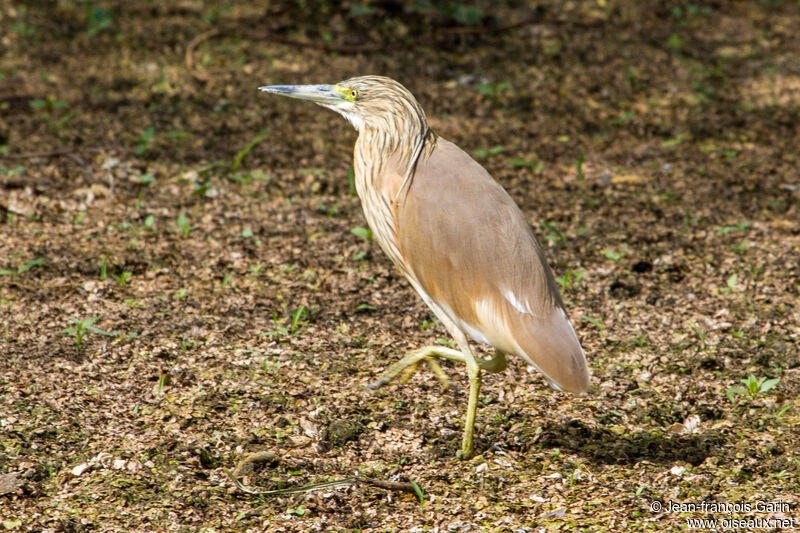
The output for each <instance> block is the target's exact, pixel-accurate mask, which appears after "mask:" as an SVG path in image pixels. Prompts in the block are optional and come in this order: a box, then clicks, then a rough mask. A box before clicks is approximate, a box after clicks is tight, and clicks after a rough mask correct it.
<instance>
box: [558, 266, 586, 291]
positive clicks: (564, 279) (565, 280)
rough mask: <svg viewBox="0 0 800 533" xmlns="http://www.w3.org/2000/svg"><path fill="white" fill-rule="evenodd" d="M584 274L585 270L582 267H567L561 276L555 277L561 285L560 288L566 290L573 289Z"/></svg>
mask: <svg viewBox="0 0 800 533" xmlns="http://www.w3.org/2000/svg"><path fill="white" fill-rule="evenodd" d="M585 274H586V271H585V270H583V269H580V270H572V269H571V268H568V269H567V271H566V272H565V273H564V275H563V276H560V277H557V278H556V281H557V282H558V284H559V285H561V290H562V291H564V292H566V291H567V290H573V289H575V288H576V287H577V286H578V284H579V283H580V282H581V280H582V279H583V276H584V275H585Z"/></svg>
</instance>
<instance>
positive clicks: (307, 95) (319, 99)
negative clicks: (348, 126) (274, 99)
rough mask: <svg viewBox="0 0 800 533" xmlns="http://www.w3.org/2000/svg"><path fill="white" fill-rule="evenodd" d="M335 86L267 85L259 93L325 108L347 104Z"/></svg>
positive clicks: (260, 88)
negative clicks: (308, 102)
mask: <svg viewBox="0 0 800 533" xmlns="http://www.w3.org/2000/svg"><path fill="white" fill-rule="evenodd" d="M336 89H337V87H336V86H335V85H265V86H264V87H259V88H258V90H259V91H264V92H267V93H273V94H281V95H283V96H288V97H289V98H297V99H298V100H308V101H310V102H314V103H315V104H320V105H324V106H331V105H337V104H341V103H343V102H345V101H346V100H345V99H344V95H343V94H342V93H341V92H340V91H339V90H336Z"/></svg>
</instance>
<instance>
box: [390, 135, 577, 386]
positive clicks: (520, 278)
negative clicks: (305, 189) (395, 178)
mask: <svg viewBox="0 0 800 533" xmlns="http://www.w3.org/2000/svg"><path fill="white" fill-rule="evenodd" d="M396 220H397V222H396V231H397V239H398V244H399V249H400V253H401V254H402V256H403V258H404V262H405V264H406V266H407V267H409V269H410V270H411V275H412V276H414V278H416V281H417V282H418V284H419V285H420V286H421V287H422V288H423V289H424V290H425V292H426V293H427V295H428V297H430V298H431V299H433V300H434V301H435V302H436V303H437V304H438V305H439V306H441V307H442V309H443V310H444V311H445V312H446V313H447V314H448V316H449V317H450V318H451V319H453V321H454V322H455V323H456V324H458V325H459V326H460V327H461V328H462V329H463V330H464V331H465V332H466V333H468V334H469V335H470V336H472V337H473V338H474V339H475V340H478V341H483V342H488V343H489V344H492V345H493V346H495V347H496V348H498V349H500V350H502V351H504V352H507V353H516V354H517V355H519V356H521V357H523V358H525V359H526V360H528V362H529V363H531V364H533V365H534V366H536V367H537V368H538V369H539V370H540V371H541V372H542V373H543V374H544V375H545V377H547V378H548V380H549V381H550V382H551V383H552V384H554V385H556V386H558V387H559V388H562V389H566V390H569V391H572V392H583V391H585V390H586V389H587V388H588V383H589V373H588V369H587V366H586V359H585V356H584V354H583V350H582V349H581V346H580V342H579V341H578V338H577V336H576V335H575V331H574V329H573V328H572V325H571V324H570V322H569V319H568V318H567V315H566V313H565V311H564V307H563V304H562V302H561V297H560V295H559V292H558V286H557V285H556V283H555V280H554V279H553V274H552V272H551V271H550V268H549V267H548V266H547V262H546V260H545V257H544V254H543V252H542V249H541V248H540V247H539V245H538V243H537V242H536V238H535V237H534V235H533V231H532V229H531V227H530V225H529V223H528V221H527V220H526V218H525V216H524V215H523V214H522V212H521V211H520V210H519V208H518V207H517V205H516V204H515V203H514V201H513V200H512V199H511V197H510V196H509V195H508V193H506V191H505V190H504V189H503V188H502V187H501V186H500V185H499V184H498V183H497V182H496V181H495V180H494V179H493V178H492V177H491V176H490V175H489V174H488V172H486V170H485V169H484V168H483V167H482V166H481V165H479V164H478V163H477V162H475V161H474V160H473V159H472V158H471V157H470V156H469V155H468V154H466V153H465V152H464V151H463V150H461V149H460V148H458V147H457V146H456V145H454V144H453V143H451V142H449V141H447V140H445V139H442V138H439V139H438V140H437V143H436V146H435V147H434V148H433V150H432V151H431V152H430V153H429V154H428V155H427V157H424V156H423V157H421V158H420V160H419V162H418V163H417V167H416V171H415V173H414V176H413V179H412V181H411V183H410V186H409V187H408V190H407V191H406V194H404V195H403V197H402V199H401V202H400V205H399V206H398V211H397V218H396Z"/></svg>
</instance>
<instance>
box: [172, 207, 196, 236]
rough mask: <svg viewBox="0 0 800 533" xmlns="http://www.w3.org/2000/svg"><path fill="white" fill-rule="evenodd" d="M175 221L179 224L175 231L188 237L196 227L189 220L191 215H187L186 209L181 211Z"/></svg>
mask: <svg viewBox="0 0 800 533" xmlns="http://www.w3.org/2000/svg"><path fill="white" fill-rule="evenodd" d="M175 223H176V224H177V225H178V227H177V228H175V231H177V232H178V233H180V234H181V235H183V236H184V237H188V236H189V233H190V232H191V231H192V230H193V229H194V226H192V224H191V222H189V217H187V216H186V212H185V211H181V212H180V214H179V215H178V219H177V220H176V221H175Z"/></svg>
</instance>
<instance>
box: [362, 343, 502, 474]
mask: <svg viewBox="0 0 800 533" xmlns="http://www.w3.org/2000/svg"><path fill="white" fill-rule="evenodd" d="M460 344H461V346H462V349H461V351H459V350H454V349H452V348H446V347H444V346H426V347H424V348H420V349H418V350H414V351H413V352H411V353H409V354H408V355H406V356H405V357H403V359H401V360H400V361H398V362H397V363H395V364H393V365H392V366H391V367H389V370H387V371H386V372H385V373H384V374H383V376H381V377H380V378H379V379H378V380H377V381H375V382H373V383H371V384H370V386H369V387H370V388H371V389H377V388H378V387H381V386H383V385H385V384H387V383H388V382H390V381H391V380H392V379H394V378H395V377H397V376H398V375H399V374H403V376H402V380H403V382H405V381H407V380H408V378H410V377H411V375H412V374H413V373H414V372H415V371H416V369H417V368H418V367H419V364H420V363H421V362H422V361H425V362H426V363H427V364H428V365H429V366H430V367H431V369H432V370H433V372H434V374H436V377H437V378H439V381H441V382H442V385H444V387H445V388H450V380H449V379H448V378H447V375H446V374H445V373H444V371H443V370H442V368H441V367H440V366H439V364H438V363H437V362H436V360H435V359H436V358H439V357H441V358H444V359H450V360H451V361H460V362H463V363H465V364H466V365H467V377H468V379H469V401H468V403H467V418H466V421H465V423H464V438H463V439H462V441H461V452H460V453H459V457H460V458H461V459H470V458H471V457H472V456H473V455H474V451H473V444H472V436H473V433H474V431H475V416H476V414H477V411H478V394H479V393H480V390H481V369H484V370H486V371H488V372H501V371H503V370H505V368H506V358H505V354H504V353H503V352H501V351H499V350H498V351H496V352H495V355H494V357H492V358H491V359H479V358H477V357H475V356H474V355H473V354H472V350H470V348H469V344H467V342H466V339H463V342H462V343H460Z"/></svg>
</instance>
